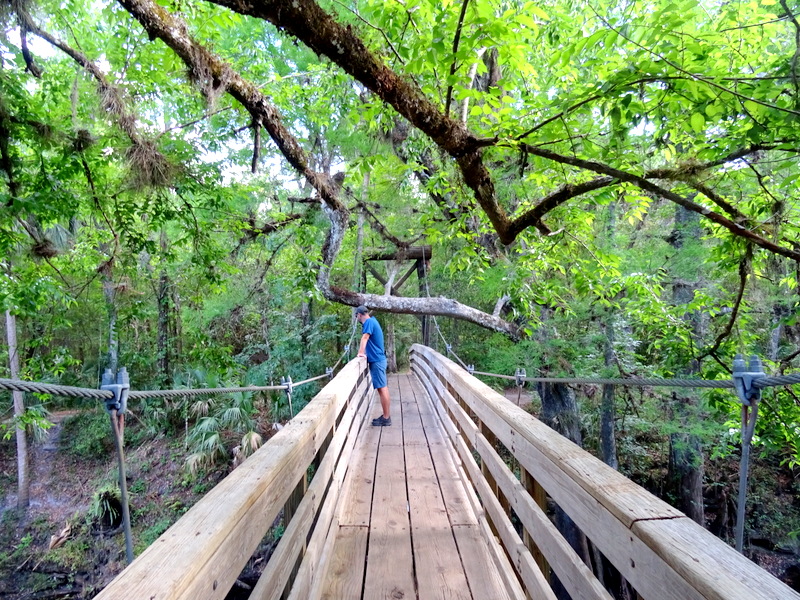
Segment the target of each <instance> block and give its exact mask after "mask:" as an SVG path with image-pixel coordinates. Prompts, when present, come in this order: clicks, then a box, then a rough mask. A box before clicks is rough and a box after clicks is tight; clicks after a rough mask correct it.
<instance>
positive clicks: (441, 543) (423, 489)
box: [405, 429, 472, 600]
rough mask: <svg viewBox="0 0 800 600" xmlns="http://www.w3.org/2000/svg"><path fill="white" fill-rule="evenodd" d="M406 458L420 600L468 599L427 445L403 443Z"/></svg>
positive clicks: (466, 585) (465, 583) (464, 580)
mask: <svg viewBox="0 0 800 600" xmlns="http://www.w3.org/2000/svg"><path fill="white" fill-rule="evenodd" d="M417 431H419V432H420V433H423V431H422V429H419V430H417ZM405 458H406V469H407V473H408V474H407V481H408V484H407V485H408V503H409V513H410V516H411V533H412V535H411V539H412V542H413V548H414V564H415V567H416V579H417V587H418V597H419V600H429V599H430V600H445V599H463V600H469V599H471V598H472V596H471V595H470V593H469V586H468V584H467V578H466V576H465V574H464V568H462V566H461V562H460V561H457V560H454V558H455V557H456V556H457V555H458V548H457V546H456V543H455V540H454V539H453V532H452V529H451V526H450V520H449V518H448V514H447V510H446V509H445V505H444V499H443V497H442V492H441V489H440V487H439V482H438V481H437V478H436V471H435V470H434V468H433V462H432V461H431V454H430V451H429V449H428V446H427V445H426V444H421V445H409V444H406V446H405Z"/></svg>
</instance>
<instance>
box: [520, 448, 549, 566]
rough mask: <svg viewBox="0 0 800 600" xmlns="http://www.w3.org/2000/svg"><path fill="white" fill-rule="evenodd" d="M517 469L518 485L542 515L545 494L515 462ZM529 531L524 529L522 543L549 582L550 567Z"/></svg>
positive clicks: (534, 537)
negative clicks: (523, 489) (520, 485)
mask: <svg viewBox="0 0 800 600" xmlns="http://www.w3.org/2000/svg"><path fill="white" fill-rule="evenodd" d="M517 468H519V482H520V484H522V487H523V488H525V491H526V492H527V493H528V495H530V497H531V498H532V499H533V501H534V502H535V503H536V506H538V507H539V509H540V511H541V512H542V513H544V512H545V511H546V510H547V494H546V493H545V491H544V488H543V487H542V486H541V485H539V483H538V482H537V481H536V480H535V479H534V478H533V476H532V475H531V474H530V473H528V471H526V470H525V467H522V466H520V464H519V461H517ZM531 530H532V528H531V527H525V529H524V530H523V531H522V541H523V542H524V543H525V545H526V546H527V547H528V550H530V551H531V554H532V555H533V560H535V561H536V564H537V565H539V570H541V572H542V573H543V574H544V576H545V578H546V579H547V580H548V581H549V580H550V565H548V564H547V559H546V558H545V556H544V554H543V553H542V551H541V550H540V549H539V546H538V545H537V544H536V536H532V535H531V533H530V532H531Z"/></svg>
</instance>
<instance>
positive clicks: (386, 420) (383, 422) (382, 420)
mask: <svg viewBox="0 0 800 600" xmlns="http://www.w3.org/2000/svg"><path fill="white" fill-rule="evenodd" d="M372 424H373V425H374V426H375V427H389V426H390V425H391V424H392V417H378V418H377V419H372Z"/></svg>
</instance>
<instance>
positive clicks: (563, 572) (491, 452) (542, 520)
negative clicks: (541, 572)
mask: <svg viewBox="0 0 800 600" xmlns="http://www.w3.org/2000/svg"><path fill="white" fill-rule="evenodd" d="M478 452H479V453H480V455H481V461H482V463H483V466H484V467H485V468H486V469H487V470H488V471H489V472H491V474H492V476H493V479H492V481H494V482H496V484H497V485H498V486H499V487H500V488H501V489H502V490H503V491H504V494H505V497H507V498H509V499H510V501H511V505H512V508H513V509H514V512H515V513H516V514H517V517H519V520H520V521H521V522H522V524H523V526H524V527H525V529H526V531H530V532H531V534H532V536H533V537H534V539H536V540H539V543H540V544H541V547H542V548H543V549H544V555H545V557H546V558H547V560H548V561H549V563H550V566H551V567H552V568H553V570H554V571H555V572H556V574H557V575H558V578H559V579H560V580H561V583H562V584H563V585H564V587H565V588H566V590H567V592H569V595H570V596H571V597H572V598H587V599H588V598H596V599H597V600H612V597H611V595H610V594H609V593H608V592H607V591H606V590H605V588H604V587H603V586H602V585H601V583H600V582H599V581H598V580H597V578H596V577H595V576H594V573H592V571H591V569H589V568H588V567H587V566H586V564H585V563H584V562H583V561H582V560H581V559H580V557H579V556H578V555H577V554H576V553H575V551H574V550H573V549H572V546H570V545H569V542H567V540H565V539H564V537H563V536H562V535H561V533H559V531H558V529H557V528H556V526H555V525H554V524H553V523H552V522H551V521H550V519H548V518H547V515H545V514H544V512H543V511H542V509H541V508H540V507H539V506H538V505H537V504H536V502H534V500H533V498H531V497H530V495H528V493H527V492H526V491H525V488H523V486H522V484H521V483H520V482H519V481H518V480H517V478H516V477H515V476H514V474H513V473H512V472H511V471H509V470H508V467H506V465H505V463H504V462H503V459H502V458H500V455H499V454H497V452H496V451H495V449H494V448H493V447H492V446H491V445H490V444H489V442H488V440H485V439H482V438H479V439H478ZM526 547H527V544H526ZM531 556H533V554H531Z"/></svg>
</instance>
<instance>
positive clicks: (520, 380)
mask: <svg viewBox="0 0 800 600" xmlns="http://www.w3.org/2000/svg"><path fill="white" fill-rule="evenodd" d="M527 376H528V374H527V372H526V371H525V369H517V370H516V372H515V373H514V378H515V380H516V382H517V387H523V386H524V385H525V378H526V377H527Z"/></svg>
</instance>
